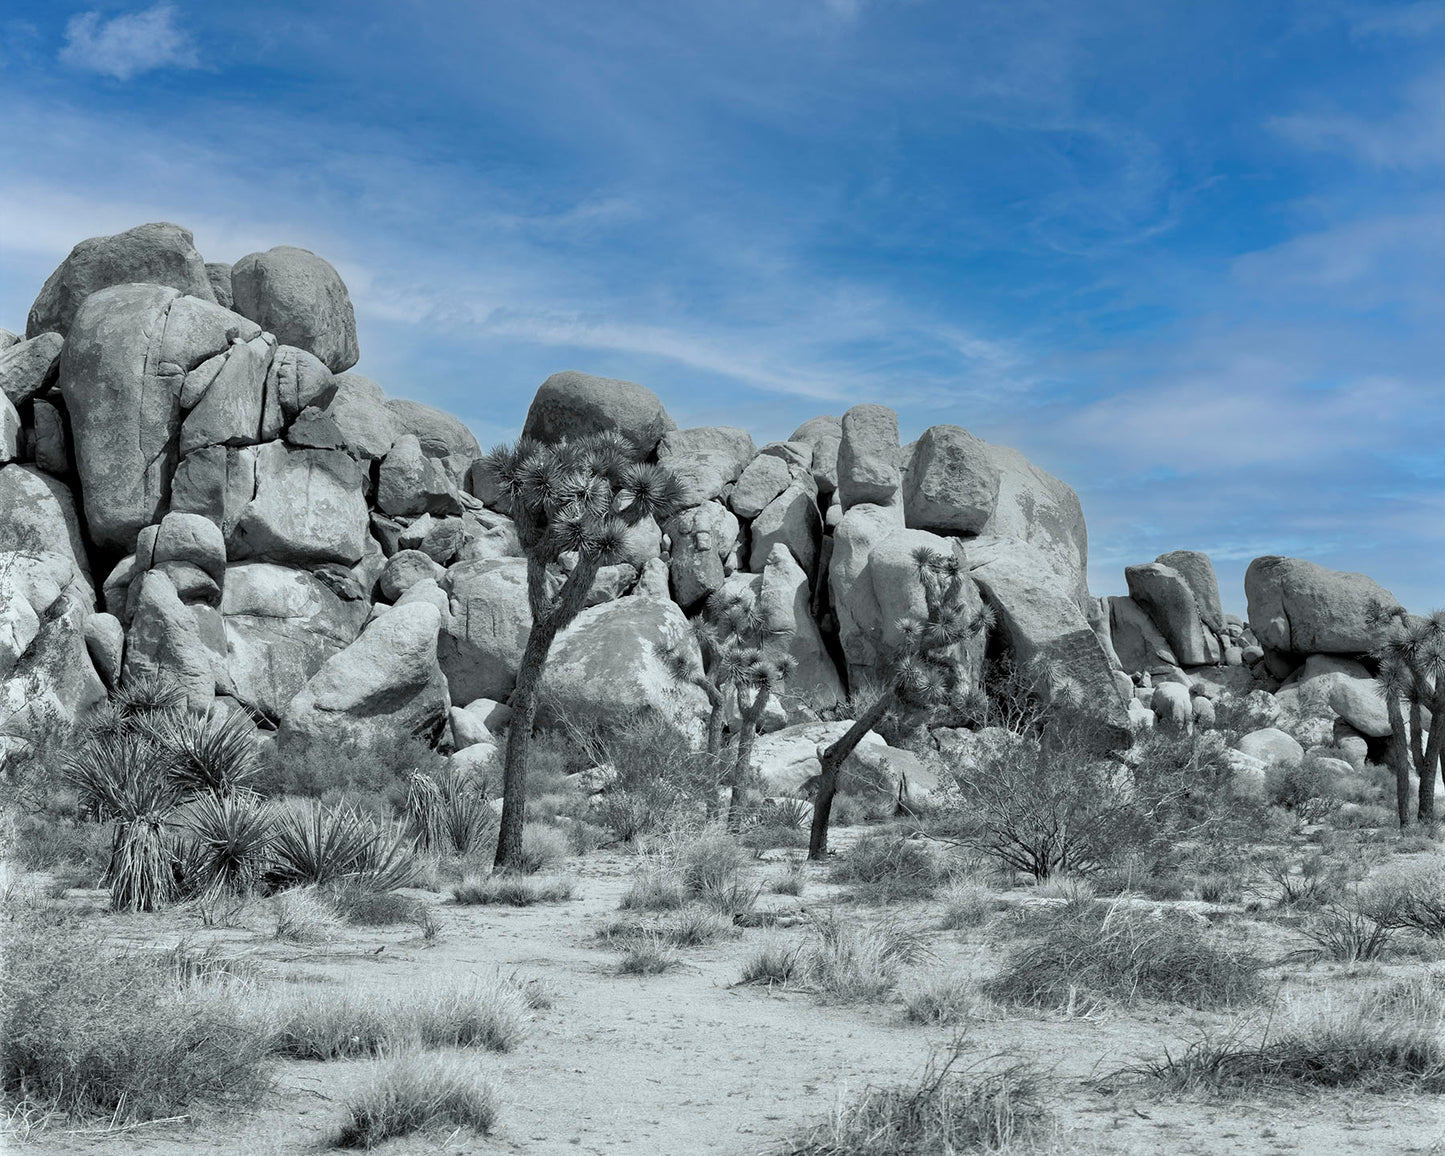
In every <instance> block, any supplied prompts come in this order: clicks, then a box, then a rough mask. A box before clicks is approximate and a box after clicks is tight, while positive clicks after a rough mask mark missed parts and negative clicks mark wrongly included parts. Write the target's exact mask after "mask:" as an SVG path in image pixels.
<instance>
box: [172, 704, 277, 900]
mask: <svg viewBox="0 0 1445 1156" xmlns="http://www.w3.org/2000/svg"><path fill="white" fill-rule="evenodd" d="M232 717H233V718H234V717H236V716H234V715H233V716H232ZM177 825H178V828H179V832H180V840H181V842H180V846H179V848H178V856H179V875H180V883H181V888H182V890H183V891H185V892H186V893H189V894H192V895H208V896H217V895H233V896H238V895H249V894H251V893H252V892H254V891H255V890H256V889H257V888H258V887H259V886H260V884H261V881H262V878H263V876H264V874H265V869H266V864H267V862H268V859H269V857H270V851H271V842H272V840H273V839H274V838H275V833H276V829H275V816H274V815H273V813H272V811H271V808H270V807H269V806H267V805H266V804H265V803H262V802H261V801H260V800H258V799H257V797H256V796H255V795H252V794H251V793H250V792H233V793H231V794H228V795H218V794H214V793H211V792H206V793H203V794H200V795H197V796H196V797H195V798H193V799H192V800H191V801H190V802H189V803H187V804H185V806H183V807H182V808H181V809H180V811H178V812H177Z"/></svg>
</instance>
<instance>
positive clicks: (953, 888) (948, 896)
mask: <svg viewBox="0 0 1445 1156" xmlns="http://www.w3.org/2000/svg"><path fill="white" fill-rule="evenodd" d="M939 898H940V899H941V900H942V901H943V914H942V915H940V916H939V919H938V926H939V929H940V930H942V931H963V930H966V929H967V928H970V927H978V926H980V925H981V924H983V923H985V922H986V921H987V920H988V917H989V916H990V915H992V914H993V911H994V908H995V906H996V904H997V901H996V900H995V898H994V894H993V891H992V890H990V888H989V887H988V885H987V884H986V883H984V882H983V880H981V879H980V878H979V877H978V876H976V875H960V876H959V877H958V878H956V879H953V880H951V881H950V882H949V883H948V884H947V886H945V887H944V889H943V890H942V891H941V892H940V893H939Z"/></svg>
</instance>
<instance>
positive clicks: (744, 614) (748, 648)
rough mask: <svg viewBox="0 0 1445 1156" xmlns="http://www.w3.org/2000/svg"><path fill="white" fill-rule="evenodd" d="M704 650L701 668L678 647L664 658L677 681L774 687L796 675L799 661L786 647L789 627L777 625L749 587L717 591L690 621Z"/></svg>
mask: <svg viewBox="0 0 1445 1156" xmlns="http://www.w3.org/2000/svg"><path fill="white" fill-rule="evenodd" d="M692 635H693V639H694V641H696V643H697V647H698V650H699V651H700V652H701V654H702V672H701V675H699V673H698V671H697V670H696V668H695V667H694V665H693V662H692V658H691V655H690V652H689V651H688V650H687V649H685V648H679V647H674V648H673V649H672V650H670V651H668V652H667V653H666V654H665V655H664V656H663V657H664V660H665V661H666V663H667V665H668V669H669V670H670V671H671V673H672V675H673V677H674V678H675V679H677V680H678V681H679V682H693V683H696V684H697V685H699V686H702V687H703V688H704V689H705V690H708V691H709V692H710V693H709V698H712V697H713V693H711V692H716V693H719V694H725V693H726V692H728V691H729V690H732V691H744V692H746V691H749V690H752V691H756V690H759V689H762V688H764V687H768V688H772V689H776V688H777V687H779V686H781V685H782V684H783V682H784V681H786V679H787V678H788V676H789V675H790V674H792V672H793V670H794V669H795V668H796V666H797V662H796V660H795V659H794V658H793V656H792V655H791V654H789V653H788V651H787V640H788V637H789V632H788V631H782V630H774V629H773V628H772V627H771V625H770V624H769V623H768V621H767V618H766V616H765V615H764V614H763V613H762V610H761V608H760V607H759V606H758V600H757V597H756V595H754V594H753V592H752V591H751V590H733V591H726V590H719V591H717V592H716V593H715V594H713V595H712V597H710V598H709V599H708V600H707V604H706V606H705V607H704V608H703V613H702V614H701V615H700V616H699V617H698V618H696V619H694V620H693V622H692Z"/></svg>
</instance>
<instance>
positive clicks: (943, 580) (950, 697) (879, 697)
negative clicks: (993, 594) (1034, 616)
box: [808, 546, 993, 859]
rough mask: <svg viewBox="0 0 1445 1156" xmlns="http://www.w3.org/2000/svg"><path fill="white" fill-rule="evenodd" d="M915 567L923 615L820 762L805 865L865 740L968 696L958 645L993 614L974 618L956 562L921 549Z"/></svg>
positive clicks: (985, 611)
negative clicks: (846, 768) (893, 719)
mask: <svg viewBox="0 0 1445 1156" xmlns="http://www.w3.org/2000/svg"><path fill="white" fill-rule="evenodd" d="M913 562H914V565H915V566H917V568H918V579H919V581H920V582H921V583H922V585H923V597H924V605H925V610H924V613H923V616H922V617H921V618H911V619H908V620H906V621H904V622H902V623H900V624H899V626H900V632H901V633H902V635H903V639H902V642H901V643H900V644H899V646H898V649H897V651H896V652H895V653H894V654H893V656H892V659H891V661H890V662H889V666H888V674H887V677H886V678H885V679H884V681H883V684H882V685H881V686H880V687H879V688H878V690H877V692H876V695H875V696H874V697H873V700H872V702H871V703H870V704H869V705H868V707H867V708H866V709H864V710H863V711H862V712H861V713H860V714H859V715H858V718H857V720H856V721H855V722H854V723H853V725H852V726H851V727H849V728H848V730H847V731H846V732H845V733H844V734H843V735H842V736H841V737H839V738H838V739H837V740H835V741H834V742H833V743H831V744H829V745H828V746H827V747H826V748H824V749H823V751H822V752H821V753H820V755H819V761H820V763H821V770H820V773H819V775H818V793H817V795H816V796H815V797H814V800H813V828H812V832H811V834H810V836H809V839H808V858H810V859H821V858H823V856H824V855H825V854H826V853H827V850H828V822H829V819H830V818H831V816H832V811H833V796H834V795H835V794H837V791H838V776H839V772H840V771H841V769H842V766H843V763H844V761H845V760H846V759H847V758H848V756H849V755H851V754H852V753H853V751H854V750H855V749H856V748H857V746H858V744H859V743H860V742H862V741H863V736H864V735H866V734H867V733H868V732H869V731H870V730H873V729H874V728H875V727H877V726H878V725H879V724H880V723H882V722H883V720H884V719H885V718H888V717H889V716H899V717H903V718H909V719H917V718H919V717H924V718H926V717H928V716H929V715H932V714H933V713H934V712H935V711H937V710H939V709H940V708H943V707H948V706H961V705H962V704H963V702H964V701H965V700H966V699H967V698H968V695H969V692H970V690H971V689H972V688H971V687H969V685H968V679H967V676H966V674H965V672H964V670H963V667H962V663H961V662H960V659H959V655H958V646H959V644H960V643H962V642H966V641H967V640H968V639H970V638H974V637H976V636H978V635H980V634H982V633H984V632H985V631H986V630H988V629H989V627H990V626H992V624H993V611H992V610H991V609H990V608H989V607H987V606H984V607H981V608H980V609H979V610H978V611H976V612H973V611H971V610H970V606H969V600H968V598H967V593H968V590H969V585H968V583H969V578H968V575H967V574H966V573H964V569H963V565H962V564H961V563H960V562H959V560H958V558H957V556H956V555H952V554H949V555H944V554H939V553H938V552H937V551H934V550H930V549H929V548H928V547H926V546H920V547H919V548H918V549H917V550H915V551H914V552H913Z"/></svg>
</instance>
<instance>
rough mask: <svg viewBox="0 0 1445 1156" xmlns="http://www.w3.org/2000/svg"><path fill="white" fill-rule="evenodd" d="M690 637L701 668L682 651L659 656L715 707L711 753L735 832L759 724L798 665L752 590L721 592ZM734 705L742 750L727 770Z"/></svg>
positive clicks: (711, 717) (710, 722)
mask: <svg viewBox="0 0 1445 1156" xmlns="http://www.w3.org/2000/svg"><path fill="white" fill-rule="evenodd" d="M692 636H693V640H694V641H695V642H696V643H697V647H698V650H699V652H700V653H701V655H702V667H701V669H699V668H698V666H697V664H696V662H695V661H694V659H693V658H692V655H691V653H690V651H689V650H688V649H687V648H685V647H682V646H674V647H672V648H670V649H668V650H666V651H664V652H663V653H662V655H661V657H662V659H663V661H664V663H665V664H666V666H667V668H668V672H669V673H670V674H671V675H672V677H673V678H674V679H675V680H676V681H678V682H682V683H689V684H691V685H693V686H696V687H698V688H699V689H700V690H702V692H703V693H704V694H705V695H706V696H707V700H708V703H709V706H710V708H711V709H710V711H709V716H708V728H707V753H708V755H709V757H710V758H712V759H713V760H714V761H715V763H716V765H717V766H718V768H719V775H718V778H719V781H726V782H728V783H730V784H731V786H732V792H733V805H732V807H731V808H730V809H729V816H728V818H729V823H730V824H731V825H733V826H734V827H736V824H737V822H738V820H739V817H740V810H739V807H740V802H741V795H742V791H743V788H744V786H745V784H746V781H747V778H748V776H749V770H750V768H749V764H750V761H751V757H752V747H753V740H754V739H755V737H756V735H757V727H758V723H759V721H760V720H761V719H762V716H763V712H764V711H765V710H766V709H767V706H768V702H769V701H770V700H771V698H772V696H773V695H774V694H776V693H778V691H779V690H780V689H781V688H782V686H783V683H784V682H785V681H786V679H787V678H788V676H789V675H790V674H792V672H793V670H794V669H795V668H796V666H797V663H796V661H795V660H794V659H793V657H792V655H790V654H789V653H788V651H787V643H788V638H789V636H790V632H789V631H786V630H777V629H774V628H773V626H772V625H771V624H770V623H769V622H768V621H767V618H766V616H765V615H764V614H763V613H762V610H761V607H760V606H759V605H758V599H757V596H756V595H755V594H754V593H753V592H752V591H751V590H733V591H725V590H719V591H718V592H716V593H715V594H713V595H712V597H710V598H709V599H708V600H707V604H706V606H705V607H704V609H703V613H702V614H701V615H700V616H699V617H698V618H696V619H695V620H694V621H693V623H692ZM730 704H732V705H735V707H736V709H737V713H738V718H739V725H738V746H737V751H736V754H735V757H734V758H733V759H732V760H731V768H730V769H729V770H727V771H724V770H723V769H722V768H723V766H724V762H725V760H724V759H723V728H724V723H725V721H726V718H727V709H728V706H729V705H730Z"/></svg>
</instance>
